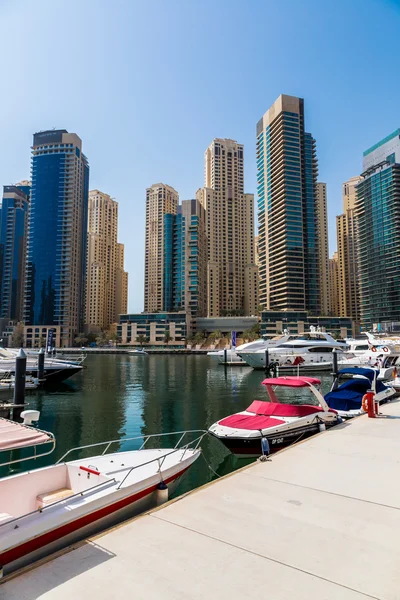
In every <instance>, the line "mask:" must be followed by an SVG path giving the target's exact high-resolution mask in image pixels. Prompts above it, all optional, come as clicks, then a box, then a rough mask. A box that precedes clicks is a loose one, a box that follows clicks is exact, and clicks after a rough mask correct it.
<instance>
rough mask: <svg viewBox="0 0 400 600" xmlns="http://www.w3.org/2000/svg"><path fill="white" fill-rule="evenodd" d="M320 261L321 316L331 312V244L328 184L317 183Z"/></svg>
mask: <svg viewBox="0 0 400 600" xmlns="http://www.w3.org/2000/svg"><path fill="white" fill-rule="evenodd" d="M317 226H318V236H317V239H318V260H319V277H320V282H319V288H320V298H321V299H320V302H321V315H327V314H328V312H329V269H328V261H329V244H328V215H327V199H326V183H321V182H318V183H317Z"/></svg>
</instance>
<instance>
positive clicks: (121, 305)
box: [114, 243, 128, 323]
mask: <svg viewBox="0 0 400 600" xmlns="http://www.w3.org/2000/svg"><path fill="white" fill-rule="evenodd" d="M115 286H116V287H115V318H114V321H115V323H117V322H118V320H119V315H123V314H126V313H127V312H128V273H127V272H126V271H125V268H124V244H119V243H118V244H117V253H116V276H115Z"/></svg>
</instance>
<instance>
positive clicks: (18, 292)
mask: <svg viewBox="0 0 400 600" xmlns="http://www.w3.org/2000/svg"><path fill="white" fill-rule="evenodd" d="M29 195H30V185H29V182H23V183H21V184H17V185H6V186H4V187H3V198H2V203H1V209H0V318H2V319H8V320H11V321H22V319H23V310H24V291H25V262H26V239H27V235H28V210H29Z"/></svg>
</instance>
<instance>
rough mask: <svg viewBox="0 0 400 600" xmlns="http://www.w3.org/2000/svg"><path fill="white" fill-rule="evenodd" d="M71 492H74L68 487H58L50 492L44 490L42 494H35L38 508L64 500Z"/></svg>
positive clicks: (71, 494)
mask: <svg viewBox="0 0 400 600" xmlns="http://www.w3.org/2000/svg"><path fill="white" fill-rule="evenodd" d="M73 494H74V493H73V491H72V490H71V489H70V488H60V489H58V490H53V491H52V492H44V493H43V494H39V495H38V496H36V500H37V502H38V508H44V507H45V506H49V505H50V504H54V502H59V501H60V500H65V499H66V498H69V497H70V496H73Z"/></svg>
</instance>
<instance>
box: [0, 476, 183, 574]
mask: <svg viewBox="0 0 400 600" xmlns="http://www.w3.org/2000/svg"><path fill="white" fill-rule="evenodd" d="M189 466H190V465H188V466H186V467H185V468H183V469H182V470H181V471H179V472H178V473H176V474H174V475H171V476H170V477H169V478H167V479H165V481H164V483H166V484H167V485H168V491H169V496H170V495H171V494H173V493H174V491H175V490H176V488H177V486H178V484H179V481H180V478H181V477H182V476H183V475H184V473H185V472H186V471H187V469H188V468H189ZM156 490H157V485H152V486H150V487H148V488H146V489H145V490H141V491H139V492H136V493H135V494H132V495H129V496H126V497H124V498H119V499H118V500H117V501H116V502H114V503H109V504H107V505H105V506H103V507H101V508H98V509H96V510H94V511H91V512H89V513H87V514H85V515H83V516H80V517H78V518H77V519H75V520H72V521H70V522H68V523H65V524H63V525H61V526H59V527H56V528H53V529H51V530H50V531H46V532H45V533H42V534H38V535H36V536H35V537H33V538H31V539H29V540H26V541H24V542H23V543H21V544H19V545H17V546H15V547H13V548H11V549H8V550H5V551H4V552H2V553H0V569H1V574H2V575H3V576H4V575H7V574H9V573H12V572H14V571H16V570H18V569H21V568H22V567H24V566H26V565H29V564H32V563H33V562H35V561H37V560H39V559H41V558H44V557H46V556H49V555H50V554H52V553H54V552H57V551H58V550H61V549H62V548H65V547H67V546H69V545H71V544H73V543H75V542H77V541H80V540H83V539H85V538H87V537H89V536H92V535H94V534H96V533H98V532H100V531H104V530H105V529H107V528H109V527H112V526H113V525H116V524H117V523H120V522H122V521H124V520H126V519H128V518H131V517H134V516H136V515H139V514H140V513H142V512H144V511H146V510H150V509H151V508H154V507H155V506H157V492H156Z"/></svg>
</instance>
